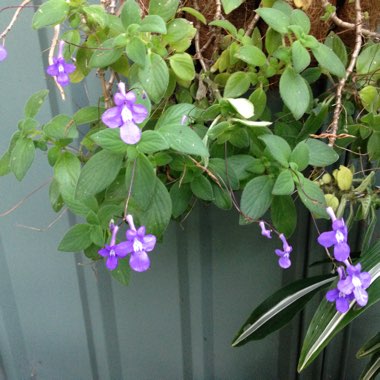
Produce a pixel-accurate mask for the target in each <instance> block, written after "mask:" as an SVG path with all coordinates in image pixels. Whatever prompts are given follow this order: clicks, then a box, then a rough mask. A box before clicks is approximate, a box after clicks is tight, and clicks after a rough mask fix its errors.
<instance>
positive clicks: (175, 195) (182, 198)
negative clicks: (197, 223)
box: [170, 182, 193, 218]
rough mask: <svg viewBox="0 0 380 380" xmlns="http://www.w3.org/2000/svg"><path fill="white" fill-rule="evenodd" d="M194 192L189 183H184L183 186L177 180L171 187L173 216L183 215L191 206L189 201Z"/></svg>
mask: <svg viewBox="0 0 380 380" xmlns="http://www.w3.org/2000/svg"><path fill="white" fill-rule="evenodd" d="M192 196H193V193H192V191H191V189H190V185H189V184H188V183H183V184H182V185H181V186H180V184H179V182H176V183H175V184H174V185H173V186H172V187H171V189H170V198H171V200H172V205H173V209H172V215H173V218H178V217H179V216H181V215H182V214H183V213H184V212H185V211H186V209H187V207H188V206H189V202H190V201H191V198H192Z"/></svg>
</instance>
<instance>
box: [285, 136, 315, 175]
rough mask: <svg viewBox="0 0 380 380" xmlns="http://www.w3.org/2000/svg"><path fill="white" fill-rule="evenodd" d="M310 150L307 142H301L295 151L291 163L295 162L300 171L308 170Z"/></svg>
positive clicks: (291, 156)
mask: <svg viewBox="0 0 380 380" xmlns="http://www.w3.org/2000/svg"><path fill="white" fill-rule="evenodd" d="M309 152H310V149H309V146H308V145H307V144H306V143H305V141H301V142H299V143H298V144H297V146H296V147H295V148H294V149H293V151H292V153H291V155H290V158H289V161H290V162H294V163H296V164H297V166H298V170H300V171H302V170H304V169H306V168H307V166H308V165H309V161H310V153H309Z"/></svg>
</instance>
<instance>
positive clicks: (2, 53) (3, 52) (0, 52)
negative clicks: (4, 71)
mask: <svg viewBox="0 0 380 380" xmlns="http://www.w3.org/2000/svg"><path fill="white" fill-rule="evenodd" d="M7 57H8V52H7V49H6V48H5V46H4V45H0V62H1V61H4V60H5V59H6V58H7Z"/></svg>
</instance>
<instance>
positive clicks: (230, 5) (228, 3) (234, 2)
mask: <svg viewBox="0 0 380 380" xmlns="http://www.w3.org/2000/svg"><path fill="white" fill-rule="evenodd" d="M244 2H245V0H222V5H223V10H224V13H225V14H226V15H228V14H229V13H231V12H232V11H233V10H234V9H236V8H238V7H240V5H241V4H243V3H244Z"/></svg>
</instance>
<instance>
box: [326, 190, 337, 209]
mask: <svg viewBox="0 0 380 380" xmlns="http://www.w3.org/2000/svg"><path fill="white" fill-rule="evenodd" d="M325 200H326V204H327V206H328V207H331V208H332V209H333V211H334V212H336V210H337V209H338V207H339V199H338V198H337V197H336V196H335V195H334V194H325Z"/></svg>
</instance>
